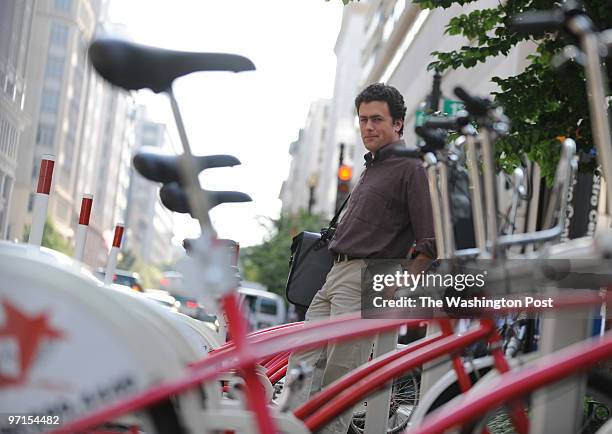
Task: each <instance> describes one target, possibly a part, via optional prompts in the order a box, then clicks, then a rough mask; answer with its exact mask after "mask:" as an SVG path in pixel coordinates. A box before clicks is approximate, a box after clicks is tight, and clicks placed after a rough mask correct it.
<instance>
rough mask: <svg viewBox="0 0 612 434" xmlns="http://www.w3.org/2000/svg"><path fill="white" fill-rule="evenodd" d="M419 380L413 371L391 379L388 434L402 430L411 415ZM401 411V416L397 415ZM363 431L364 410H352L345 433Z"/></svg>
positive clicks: (417, 398) (360, 433)
mask: <svg viewBox="0 0 612 434" xmlns="http://www.w3.org/2000/svg"><path fill="white" fill-rule="evenodd" d="M419 383H420V382H419V380H418V379H417V376H416V375H415V374H414V373H412V372H411V373H408V374H407V375H404V376H402V377H399V378H396V379H395V380H394V381H393V388H392V392H391V403H390V407H389V421H388V425H387V433H388V434H396V433H399V432H402V431H403V430H404V429H405V428H406V426H407V425H408V422H409V421H410V417H411V416H412V412H413V411H414V408H415V407H416V405H418V400H419V396H418V394H419ZM402 413H403V416H399V415H400V414H402ZM364 431H365V411H364V410H361V409H360V410H357V411H353V418H352V419H351V423H350V425H349V428H348V432H347V434H363V433H364Z"/></svg>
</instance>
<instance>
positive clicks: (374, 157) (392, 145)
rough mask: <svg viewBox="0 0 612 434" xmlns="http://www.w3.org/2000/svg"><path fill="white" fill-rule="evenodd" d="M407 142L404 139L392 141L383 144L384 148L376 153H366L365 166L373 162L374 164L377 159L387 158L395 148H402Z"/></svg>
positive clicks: (364, 157)
mask: <svg viewBox="0 0 612 434" xmlns="http://www.w3.org/2000/svg"><path fill="white" fill-rule="evenodd" d="M405 146H406V144H405V143H404V141H403V140H402V139H400V140H398V141H396V142H391V143H389V144H387V145H385V146H383V147H382V148H380V149H379V150H378V151H376V152H375V153H374V155H372V153H371V152H368V153H366V154H365V155H364V156H363V159H364V160H365V163H364V166H365V167H370V166H371V165H372V164H374V162H376V161H382V160H384V159H385V158H387V157H388V156H390V155H393V150H394V149H395V148H402V147H405Z"/></svg>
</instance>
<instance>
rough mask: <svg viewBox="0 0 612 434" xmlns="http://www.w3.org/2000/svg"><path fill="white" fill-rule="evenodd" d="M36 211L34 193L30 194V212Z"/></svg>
mask: <svg viewBox="0 0 612 434" xmlns="http://www.w3.org/2000/svg"><path fill="white" fill-rule="evenodd" d="M33 209H34V193H30V196H29V197H28V212H32V210H33Z"/></svg>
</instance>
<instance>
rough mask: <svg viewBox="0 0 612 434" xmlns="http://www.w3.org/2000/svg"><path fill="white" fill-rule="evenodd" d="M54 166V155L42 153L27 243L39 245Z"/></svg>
mask: <svg viewBox="0 0 612 434" xmlns="http://www.w3.org/2000/svg"><path fill="white" fill-rule="evenodd" d="M54 166H55V156H54V155H50V154H45V155H43V158H42V161H41V162H40V172H39V173H38V186H37V188H36V196H35V198H34V210H33V211H32V226H31V228H30V237H29V239H28V243H29V244H32V245H34V246H38V247H40V245H41V243H42V238H43V231H44V229H45V219H46V218H47V208H48V207H49V192H50V191H51V181H53V167H54Z"/></svg>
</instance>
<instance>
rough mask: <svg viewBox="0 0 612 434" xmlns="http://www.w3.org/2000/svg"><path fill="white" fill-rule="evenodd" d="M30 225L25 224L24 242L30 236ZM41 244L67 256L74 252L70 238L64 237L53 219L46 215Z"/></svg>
mask: <svg viewBox="0 0 612 434" xmlns="http://www.w3.org/2000/svg"><path fill="white" fill-rule="evenodd" d="M30 230H31V226H30V225H26V227H25V228H24V231H23V238H22V241H23V242H24V243H27V242H28V238H29V237H30ZM41 245H42V246H43V247H48V248H50V249H53V250H57V251H58V252H62V253H64V254H66V255H68V256H72V255H73V253H74V248H73V247H72V244H71V243H70V240H68V239H66V238H64V237H63V236H62V235H61V234H60V233H59V231H58V230H57V228H56V227H55V223H54V222H53V219H51V218H50V217H47V219H46V220H45V228H44V230H43V238H42V242H41Z"/></svg>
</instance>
